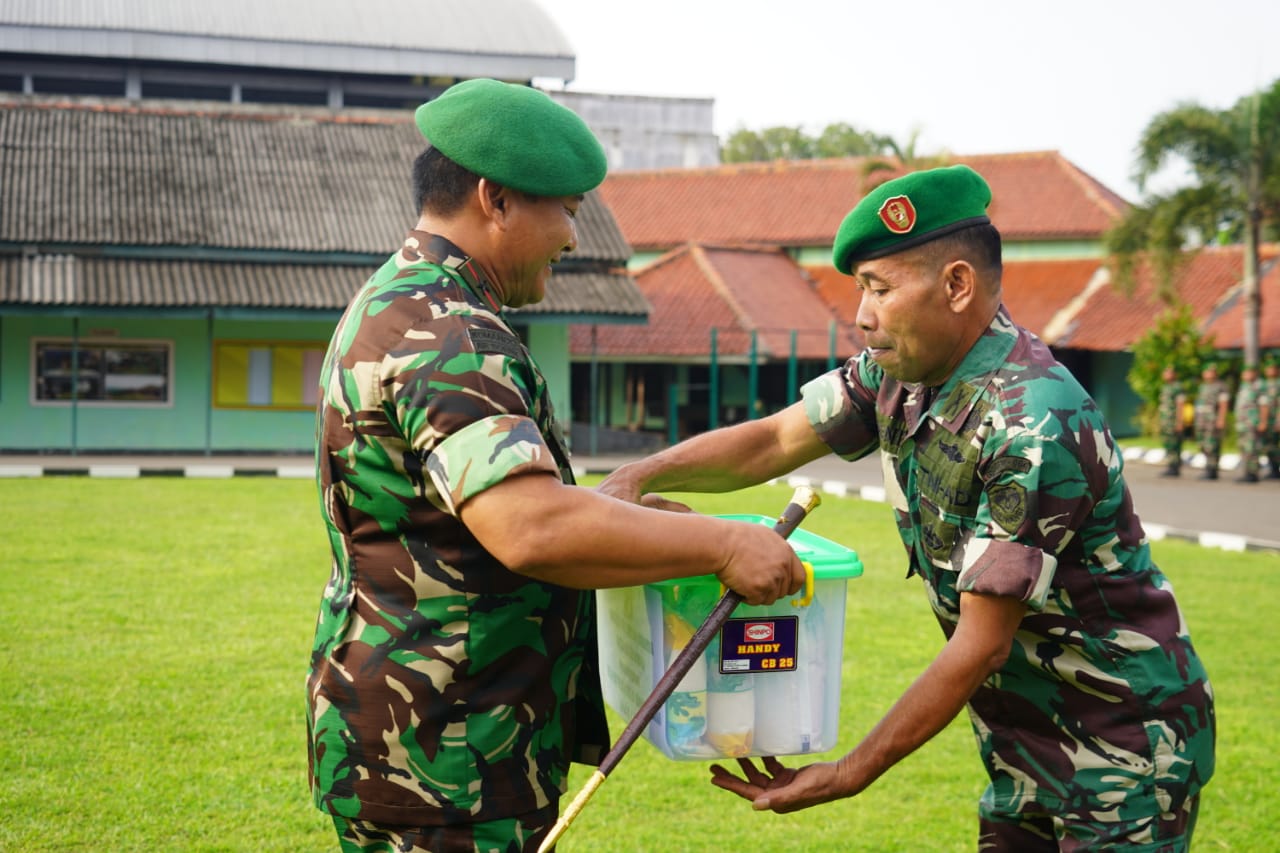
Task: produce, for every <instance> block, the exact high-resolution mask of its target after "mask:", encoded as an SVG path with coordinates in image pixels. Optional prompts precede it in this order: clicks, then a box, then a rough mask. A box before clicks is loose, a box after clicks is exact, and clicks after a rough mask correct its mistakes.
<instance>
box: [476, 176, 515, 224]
mask: <svg viewBox="0 0 1280 853" xmlns="http://www.w3.org/2000/svg"><path fill="white" fill-rule="evenodd" d="M476 193H477V195H478V196H479V197H480V209H481V210H483V211H484V215H485V216H487V217H488V218H489V219H491V220H493V221H494V222H495V223H497V224H499V225H501V224H502V223H504V222H505V221H506V217H507V210H508V208H509V206H510V202H511V191H510V190H509V189H507V188H506V187H504V186H503V185H502V184H495V183H494V182H493V181H491V180H489V179H488V178H481V179H480V182H479V183H478V184H477V185H476Z"/></svg>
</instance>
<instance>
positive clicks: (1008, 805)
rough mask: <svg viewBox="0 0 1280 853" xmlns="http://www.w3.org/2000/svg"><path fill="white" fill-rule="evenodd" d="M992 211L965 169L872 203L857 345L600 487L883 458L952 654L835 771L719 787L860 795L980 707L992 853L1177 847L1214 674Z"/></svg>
mask: <svg viewBox="0 0 1280 853" xmlns="http://www.w3.org/2000/svg"><path fill="white" fill-rule="evenodd" d="M989 200H990V190H989V189H988V187H987V184H986V182H985V181H984V180H983V179H982V177H981V176H980V175H978V174H977V173H976V172H974V171H972V170H971V169H969V168H967V167H965V166H953V167H949V168H945V169H935V170H929V171H925V172H917V173H912V174H908V175H905V176H903V177H901V178H897V179H895V180H892V181H889V182H888V183H886V184H883V185H881V186H880V187H878V188H876V189H875V190H873V191H872V192H871V193H870V194H868V195H867V196H866V197H865V198H864V199H863V200H862V201H861V202H860V203H859V204H858V205H857V206H856V207H855V208H854V210H853V211H852V212H851V213H850V214H849V216H848V217H846V219H845V221H844V223H843V224H842V225H841V227H840V230H839V232H838V234H837V237H836V241H835V247H834V262H835V266H836V268H837V269H839V270H840V271H841V272H844V273H846V274H850V273H851V274H853V275H854V277H855V279H856V280H857V283H858V286H859V288H860V289H861V291H862V296H861V304H860V306H859V309H858V314H857V323H858V325H859V327H860V329H861V330H862V332H863V334H864V336H865V339H866V342H867V347H868V348H867V349H866V350H864V351H863V352H862V353H861V354H860V355H858V356H856V357H854V358H853V359H851V360H850V361H849V362H848V363H847V364H845V365H844V366H843V367H842V368H839V369H837V370H835V371H832V372H831V373H829V374H827V375H826V376H823V377H820V378H818V379H816V380H814V381H812V382H810V383H808V384H807V385H805V386H804V389H803V392H802V396H803V399H802V400H801V401H800V402H798V403H796V404H794V405H793V406H791V407H790V408H788V409H785V410H784V411H782V412H780V413H778V414H775V415H773V416H771V417H769V418H766V419H763V420H760V421H752V422H749V423H746V424H740V425H736V426H732V427H727V428H725V429H722V430H717V431H715V432H712V433H707V434H705V435H702V436H696V437H694V438H692V439H689V440H687V441H685V442H683V443H681V444H679V445H676V446H675V447H672V448H669V449H668V450H665V451H662V452H661V453H659V454H657V455H656V456H653V457H650V458H648V459H644V460H639V461H637V462H634V463H631V464H629V465H626V466H623V467H621V468H619V469H618V470H617V471H615V472H614V473H613V474H612V475H610V477H608V478H606V481H605V482H604V483H603V484H602V486H601V488H602V489H606V490H608V491H609V492H610V493H611V494H616V495H618V496H619V497H625V498H630V499H635V498H636V497H637V496H638V495H641V494H645V493H648V492H650V491H652V490H660V489H664V488H678V489H681V490H693V491H698V490H708V491H719V490H723V489H726V488H735V487H740V486H744V485H747V484H750V483H753V482H758V481H760V480H763V479H767V478H770V477H776V476H781V475H784V474H785V473H786V472H788V471H790V470H792V469H793V468H795V467H796V466H799V465H803V464H805V463H807V462H809V461H812V460H813V459H816V458H818V457H820V456H822V455H824V454H826V453H829V452H834V453H836V454H838V455H839V456H841V457H843V458H846V459H850V460H852V459H857V458H860V457H863V456H865V455H867V454H869V453H872V452H875V451H876V450H879V452H880V457H881V460H882V462H883V465H884V472H885V488H886V492H887V494H888V497H889V501H890V503H892V505H893V507H894V511H895V514H896V516H897V520H898V528H899V533H900V535H901V538H902V543H903V545H904V546H905V548H906V555H907V563H908V575H914V576H917V577H919V578H920V579H921V581H923V587H924V591H925V593H926V594H927V597H928V600H929V603H930V606H931V607H932V609H933V612H934V615H935V616H936V617H937V619H938V622H939V624H940V625H941V627H942V630H943V632H944V634H945V635H946V637H947V642H946V644H945V646H944V648H943V649H942V651H941V652H940V653H939V654H938V656H937V658H936V659H935V660H934V661H933V662H932V663H931V664H930V666H929V667H928V669H927V670H926V671H925V672H924V673H923V674H922V675H921V676H920V677H919V678H918V679H916V681H915V682H914V683H913V684H912V686H911V687H910V688H909V689H908V690H907V691H906V693H905V694H904V695H903V697H902V698H901V699H900V700H899V701H898V702H897V703H895V704H894V706H893V707H892V708H891V709H890V710H889V712H888V714H887V715H886V716H885V718H884V719H883V720H882V721H881V722H880V723H879V724H878V725H877V726H876V727H875V728H874V729H873V730H872V731H871V733H870V734H869V735H867V737H866V738H865V739H864V740H863V741H862V742H861V743H860V744H858V745H857V746H856V747H855V748H854V749H853V750H852V751H851V752H849V753H848V754H847V755H845V756H844V757H843V758H841V759H840V760H838V761H834V762H821V763H815V764H811V765H808V766H805V767H801V768H799V769H791V768H787V767H784V766H783V765H782V763H781V762H779V761H778V760H777V759H774V758H765V759H764V763H763V767H757V766H756V765H755V764H754V762H752V761H750V760H747V759H744V760H741V761H740V762H739V769H740V771H741V773H742V774H743V775H742V776H738V775H735V774H733V773H731V772H729V771H728V770H727V769H725V768H723V767H713V768H712V774H713V782H714V783H715V784H716V785H718V786H720V787H722V788H725V789H728V790H730V791H733V792H735V793H737V794H739V795H740V796H743V797H745V798H748V799H751V800H752V801H753V804H754V807H755V808H756V809H772V810H773V811H776V812H791V811H795V810H797V809H802V808H806V807H809V806H813V805H816V804H819V803H824V802H829V801H831V800H835V799H839V798H842V797H849V796H853V795H856V794H858V793H859V792H860V791H862V790H863V789H864V788H866V787H867V786H868V785H870V784H872V782H874V781H875V780H876V779H877V778H878V777H879V776H880V775H881V774H882V773H884V772H885V771H886V770H888V769H889V768H890V767H891V766H893V765H894V764H895V763H896V762H898V761H900V760H902V759H903V758H905V757H906V756H907V755H908V754H910V753H911V752H912V751H913V750H915V749H916V748H917V747H919V746H920V745H921V744H923V743H924V742H925V741H927V740H928V739H929V738H931V737H933V735H935V734H936V733H937V732H939V731H940V730H942V729H943V728H944V727H945V726H946V725H947V724H948V723H949V722H950V721H951V719H952V718H953V717H954V716H955V715H956V714H957V713H958V712H959V711H960V709H961V708H964V707H965V706H966V705H967V706H968V710H969V716H970V719H971V721H972V724H973V729H974V732H975V735H976V738H977V743H978V749H979V752H980V754H981V757H982V761H983V763H984V765H985V766H986V770H987V773H988V774H989V776H990V780H991V781H990V785H989V786H988V788H987V790H986V793H985V794H984V795H983V797H982V800H981V802H980V804H979V813H980V828H979V834H980V837H979V847H980V849H983V850H1005V851H1018V853H1026V851H1039V850H1046V851H1047V850H1055V851H1056V850H1059V849H1063V850H1066V849H1072V850H1075V849H1107V850H1131V851H1137V850H1143V851H1150V850H1155V849H1156V848H1157V846H1158V847H1159V849H1160V850H1186V849H1187V848H1188V846H1189V845H1190V840H1191V835H1192V830H1193V828H1194V825H1195V817H1196V813H1197V806H1198V803H1199V793H1200V789H1201V787H1202V786H1203V785H1204V784H1205V783H1206V782H1207V781H1208V780H1209V777H1210V776H1211V775H1212V773H1213V764H1214V732H1215V722H1214V708H1213V694H1212V691H1211V689H1210V686H1209V680H1208V678H1207V677H1206V674H1205V670H1204V667H1203V666H1202V665H1201V662H1200V659H1199V657H1197V655H1196V652H1195V649H1194V648H1193V646H1192V644H1191V638H1190V636H1189V635H1188V632H1187V627H1186V624H1185V622H1184V620H1183V617H1182V614H1181V613H1180V611H1179V608H1178V604H1177V601H1176V600H1175V598H1174V595H1173V590H1172V588H1171V587H1170V584H1169V581H1168V580H1167V579H1166V578H1165V576H1164V575H1163V574H1162V573H1161V572H1160V570H1159V569H1158V568H1157V567H1156V566H1155V565H1154V563H1153V562H1152V558H1151V552H1150V549H1149V547H1148V543H1147V539H1146V537H1145V535H1144V534H1143V530H1142V526H1141V524H1140V523H1139V520H1138V516H1137V515H1136V514H1135V513H1134V508H1133V502H1132V499H1131V496H1130V493H1129V490H1128V488H1127V487H1126V485H1125V481H1124V476H1123V473H1122V469H1123V461H1122V457H1121V453H1120V451H1119V449H1118V448H1117V447H1116V445H1115V442H1114V441H1113V439H1112V437H1111V434H1110V432H1109V430H1108V429H1107V426H1106V424H1105V423H1104V421H1103V417H1102V414H1101V413H1100V412H1099V411H1098V407H1097V405H1096V404H1095V403H1094V401H1093V400H1092V399H1090V398H1089V396H1088V395H1087V394H1086V393H1085V391H1084V390H1083V389H1082V388H1081V387H1080V385H1079V384H1078V383H1077V382H1076V381H1075V379H1074V378H1073V377H1072V376H1071V374H1070V373H1069V372H1068V371H1067V370H1066V369H1065V368H1064V367H1063V366H1062V365H1061V364H1059V363H1058V362H1057V361H1055V360H1054V358H1053V355H1052V353H1051V352H1050V351H1049V349H1048V347H1046V346H1045V345H1044V344H1043V343H1042V342H1041V341H1040V340H1039V339H1037V338H1036V337H1035V336H1033V335H1032V334H1031V333H1029V332H1027V331H1026V330H1024V329H1021V328H1019V327H1018V326H1016V325H1014V323H1013V321H1012V320H1011V319H1010V317H1009V314H1008V313H1007V311H1006V309H1005V308H1004V307H1003V306H1002V304H1001V297H1000V272H1001V261H1000V237H999V233H998V232H997V231H996V229H995V228H994V227H993V226H992V225H991V224H990V222H989V220H988V219H987V216H986V207H987V204H988V202H989ZM744 460H745V461H744ZM728 472H737V476H736V477H731V476H730V475H729V473H728Z"/></svg>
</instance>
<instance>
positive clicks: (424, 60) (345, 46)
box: [0, 0, 574, 80]
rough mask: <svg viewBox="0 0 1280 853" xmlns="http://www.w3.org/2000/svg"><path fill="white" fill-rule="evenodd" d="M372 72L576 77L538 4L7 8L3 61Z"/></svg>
mask: <svg viewBox="0 0 1280 853" xmlns="http://www.w3.org/2000/svg"><path fill="white" fill-rule="evenodd" d="M4 51H11V52H16V53H39V54H46V55H63V56H75V57H85V56H96V57H110V58H117V59H135V60H163V61H181V62H202V63H216V64H226V65H248V66H262V67H273V68H274V67H285V68H294V69H313V70H328V71H348V72H360V73H369V74H422V75H430V76H441V77H460V78H466V77H476V76H492V77H500V78H503V79H508V80H532V79H533V78H535V77H550V78H557V79H562V80H571V79H573V72H574V56H573V49H572V47H571V46H570V44H569V42H568V40H567V39H566V38H565V36H564V34H563V33H562V32H561V31H560V29H559V27H557V26H556V24H555V22H554V21H553V20H552V19H551V18H550V17H549V16H548V15H547V14H546V13H545V12H544V11H543V10H542V9H541V7H539V6H538V4H537V3H536V2H532V0H432V2H430V3H427V2H421V0H416V2H415V0H360V2H351V0H306V2H301V0H270V2H263V0H216V2H205V3H193V2H174V0H5V2H4V3H2V4H0V52H4Z"/></svg>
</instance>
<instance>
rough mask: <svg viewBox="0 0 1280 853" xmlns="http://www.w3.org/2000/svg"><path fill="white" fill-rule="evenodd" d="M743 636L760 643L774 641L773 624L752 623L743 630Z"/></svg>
mask: <svg viewBox="0 0 1280 853" xmlns="http://www.w3.org/2000/svg"><path fill="white" fill-rule="evenodd" d="M742 634H743V636H744V637H746V638H747V639H748V640H755V641H756V642H758V643H762V642H765V641H767V640H772V639H773V623H772V622H751V623H749V624H748V625H746V626H745V627H744V628H743V631H742Z"/></svg>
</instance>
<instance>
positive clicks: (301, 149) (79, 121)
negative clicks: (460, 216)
mask: <svg viewBox="0 0 1280 853" xmlns="http://www.w3.org/2000/svg"><path fill="white" fill-rule="evenodd" d="M157 103H158V102H146V104H145V105H141V104H139V103H137V102H129V101H124V100H111V101H105V100H104V101H98V100H93V99H80V100H67V101H61V100H57V99H53V98H41V97H35V96H20V95H11V96H6V95H3V94H0V155H2V156H0V243H3V242H12V243H19V244H45V245H47V244H73V245H74V244H102V245H115V246H121V245H124V246H139V247H141V246H146V247H157V248H159V247H165V248H177V249H181V248H190V249H193V250H194V249H224V250H241V251H293V252H307V253H317V252H338V253H356V254H365V255H372V256H375V257H382V256H385V255H386V254H387V253H388V252H390V251H391V250H392V249H393V248H395V247H396V246H397V245H398V244H399V241H400V239H401V238H402V237H403V235H404V234H405V232H406V231H407V230H408V229H409V227H411V226H412V225H413V222H414V221H415V220H416V219H417V211H416V210H415V209H414V205H413V200H412V189H411V183H410V173H411V169H412V164H413V160H414V158H415V157H416V156H417V154H418V153H419V152H420V151H421V150H422V148H423V147H424V146H425V144H426V143H425V142H424V141H423V139H422V137H421V136H420V135H419V133H418V131H417V128H416V127H415V126H414V125H413V123H412V120H411V119H412V117H411V115H408V114H405V115H401V114H400V113H398V112H388V111H375V110H366V111H362V112H356V111H344V112H340V113H333V112H330V111H328V110H323V109H314V110H308V109H306V108H290V109H289V110H288V111H283V110H281V108H278V107H275V108H264V107H261V106H250V105H239V106H235V105H230V104H212V103H205V102H201V103H192V102H181V103H179V102H171V103H170V104H169V105H168V106H165V105H164V104H163V103H161V104H159V105H157ZM579 226H580V228H579V240H580V244H579V247H578V251H577V252H575V253H574V256H573V257H574V261H575V262H577V261H596V262H601V263H605V264H612V265H615V266H620V265H622V264H625V262H626V261H627V260H628V259H629V258H630V256H631V248H630V247H629V246H628V245H627V242H626V241H625V240H624V239H623V237H622V234H621V232H620V231H619V230H618V227H617V224H616V223H615V222H614V220H613V216H612V215H611V214H610V213H609V211H608V209H607V208H606V207H605V206H604V204H603V203H602V202H601V200H600V198H599V195H598V194H597V193H596V192H592V193H589V194H588V196H587V198H586V201H585V203H584V205H583V209H582V212H581V214H580V216H579Z"/></svg>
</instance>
